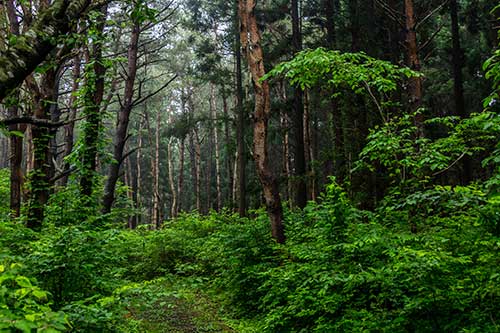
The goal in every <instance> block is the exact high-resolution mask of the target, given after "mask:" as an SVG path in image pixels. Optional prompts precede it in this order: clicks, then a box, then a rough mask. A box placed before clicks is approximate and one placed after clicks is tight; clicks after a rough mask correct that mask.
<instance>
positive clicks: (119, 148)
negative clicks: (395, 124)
mask: <svg viewBox="0 0 500 333" xmlns="http://www.w3.org/2000/svg"><path fill="white" fill-rule="evenodd" d="M139 35H140V26H139V23H138V22H135V23H134V26H133V28H132V35H131V37H130V43H129V47H128V69H127V76H126V81H125V91H124V101H123V104H122V106H121V108H120V110H119V111H118V115H117V118H118V119H117V126H116V134H115V143H114V151H113V159H114V161H115V163H111V165H110V166H109V173H108V179H107V181H106V185H105V187H104V197H103V200H102V204H103V209H102V210H103V213H105V214H106V213H109V212H110V211H111V207H112V206H113V202H114V200H115V187H116V182H117V181H118V177H119V174H120V166H121V164H122V162H123V149H124V147H125V144H126V142H127V133H128V125H129V122H130V113H131V112H132V107H133V97H134V85H135V78H136V74H137V53H138V44H139Z"/></svg>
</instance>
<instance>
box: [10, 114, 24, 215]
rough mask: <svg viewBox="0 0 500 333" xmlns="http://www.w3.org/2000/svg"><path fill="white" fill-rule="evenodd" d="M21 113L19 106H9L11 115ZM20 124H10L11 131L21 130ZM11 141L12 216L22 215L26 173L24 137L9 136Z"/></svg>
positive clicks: (15, 115)
mask: <svg viewBox="0 0 500 333" xmlns="http://www.w3.org/2000/svg"><path fill="white" fill-rule="evenodd" d="M18 115H19V112H18V107H17V106H12V107H10V108H8V116H9V117H17V116H18ZM20 130H21V126H20V125H11V126H9V131H20ZM9 143H10V157H9V164H10V210H11V211H12V217H19V216H20V215H21V198H22V187H23V183H24V175H23V169H22V163H23V138H22V137H20V136H18V135H11V136H10V137H9Z"/></svg>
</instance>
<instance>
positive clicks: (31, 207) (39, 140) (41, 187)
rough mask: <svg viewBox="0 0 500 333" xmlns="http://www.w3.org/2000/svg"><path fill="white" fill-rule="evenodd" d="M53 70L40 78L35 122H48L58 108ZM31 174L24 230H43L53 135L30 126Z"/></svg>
mask: <svg viewBox="0 0 500 333" xmlns="http://www.w3.org/2000/svg"><path fill="white" fill-rule="evenodd" d="M56 75H57V74H56V70H55V69H54V68H51V69H49V70H48V71H47V72H45V73H44V74H43V76H42V82H41V85H40V90H39V93H38V94H37V96H35V101H36V103H35V112H34V117H35V118H36V119H42V120H50V119H51V113H52V111H53V108H54V107H57V95H58V87H57V79H56ZM31 134H32V141H33V170H32V171H31V172H30V173H29V174H28V182H29V187H28V188H29V191H28V193H27V202H26V226H27V227H28V228H31V229H34V230H40V229H41V228H42V222H43V219H44V213H45V205H46V204H47V201H48V200H49V193H50V179H49V177H50V173H51V171H50V168H51V158H50V140H51V137H52V135H53V133H51V131H50V129H49V128H48V127H44V126H40V125H33V126H32V127H31Z"/></svg>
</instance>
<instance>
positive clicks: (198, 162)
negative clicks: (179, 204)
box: [193, 129, 201, 213]
mask: <svg viewBox="0 0 500 333" xmlns="http://www.w3.org/2000/svg"><path fill="white" fill-rule="evenodd" d="M193 136H194V166H195V181H196V184H195V187H196V189H195V192H196V210H197V211H198V212H200V213H201V145H200V138H199V136H198V130H197V129H195V130H194V133H193Z"/></svg>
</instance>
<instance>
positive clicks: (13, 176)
mask: <svg viewBox="0 0 500 333" xmlns="http://www.w3.org/2000/svg"><path fill="white" fill-rule="evenodd" d="M6 12H7V17H8V18H9V30H10V33H12V34H13V35H19V33H20V31H19V22H18V18H17V14H16V8H15V5H14V2H13V0H8V1H6ZM17 95H18V94H17ZM7 116H8V117H9V118H14V117H17V116H19V108H18V106H11V107H9V108H8V109H7ZM25 127H26V126H24V127H23V126H22V125H19V124H15V125H10V126H9V131H17V132H24V130H25ZM9 144H10V149H9V152H10V156H9V166H10V210H11V212H12V217H14V218H15V217H19V216H20V215H21V201H22V200H21V198H22V192H21V191H22V186H23V182H24V175H23V170H22V162H23V138H22V137H21V136H19V135H11V136H10V137H9Z"/></svg>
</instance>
